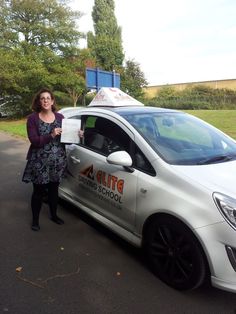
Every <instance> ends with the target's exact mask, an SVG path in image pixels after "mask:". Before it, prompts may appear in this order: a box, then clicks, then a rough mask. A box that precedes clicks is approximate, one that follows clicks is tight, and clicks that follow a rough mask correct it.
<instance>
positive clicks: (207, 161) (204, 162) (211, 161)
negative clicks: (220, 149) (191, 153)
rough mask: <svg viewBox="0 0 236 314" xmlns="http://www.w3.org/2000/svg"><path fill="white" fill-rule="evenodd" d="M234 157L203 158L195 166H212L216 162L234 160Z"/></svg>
mask: <svg viewBox="0 0 236 314" xmlns="http://www.w3.org/2000/svg"><path fill="white" fill-rule="evenodd" d="M235 157H236V156H232V155H218V156H214V157H209V158H205V159H203V160H200V161H199V162H198V163H197V165H207V164H214V163H217V162H225V161H229V160H232V159H234V158H235Z"/></svg>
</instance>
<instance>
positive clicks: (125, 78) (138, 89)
mask: <svg viewBox="0 0 236 314" xmlns="http://www.w3.org/2000/svg"><path fill="white" fill-rule="evenodd" d="M121 77H122V79H121V89H122V90H123V91H124V92H126V93H127V94H129V95H130V96H132V97H134V98H136V99H139V100H142V99H143V97H144V92H143V87H145V86H146V85H147V81H146V79H145V77H144V74H143V72H142V71H141V70H140V66H139V64H138V63H137V62H135V61H134V60H128V61H126V65H125V67H124V68H123V71H122V72H121Z"/></svg>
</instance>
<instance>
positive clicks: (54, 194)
mask: <svg viewBox="0 0 236 314" xmlns="http://www.w3.org/2000/svg"><path fill="white" fill-rule="evenodd" d="M47 186H48V204H49V208H50V213H51V220H52V221H54V222H55V223H57V224H59V225H62V224H64V221H63V220H62V219H61V218H59V217H58V216H57V204H58V187H59V183H58V182H49V183H48V185H47Z"/></svg>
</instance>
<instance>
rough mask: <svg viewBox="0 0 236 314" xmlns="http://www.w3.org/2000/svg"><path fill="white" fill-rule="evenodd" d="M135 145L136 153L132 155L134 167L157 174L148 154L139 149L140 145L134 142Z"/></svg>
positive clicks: (152, 174) (153, 174)
mask: <svg viewBox="0 0 236 314" xmlns="http://www.w3.org/2000/svg"><path fill="white" fill-rule="evenodd" d="M133 147H134V153H133V156H132V157H133V158H132V159H133V167H134V168H136V169H138V170H140V171H142V172H145V173H147V174H149V175H151V176H155V175H156V171H155V169H154V168H153V166H152V165H151V163H150V162H149V161H148V159H147V158H146V156H145V155H144V154H143V152H142V151H141V150H140V149H139V147H138V146H137V145H136V144H135V143H133Z"/></svg>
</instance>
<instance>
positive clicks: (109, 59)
mask: <svg viewBox="0 0 236 314" xmlns="http://www.w3.org/2000/svg"><path fill="white" fill-rule="evenodd" d="M114 10H115V4H114V0H95V4H94V6H93V11H92V18H93V25H94V31H95V35H94V34H93V33H92V32H89V33H88V35H87V39H88V48H90V49H91V51H92V53H93V55H94V57H95V58H96V60H97V63H98V65H99V66H100V67H101V68H102V69H103V70H107V71H112V70H117V69H120V68H121V67H122V65H123V61H124V53H123V48H122V40H121V28H120V27H119V26H118V25H117V21H116V17H115V13H114Z"/></svg>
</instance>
